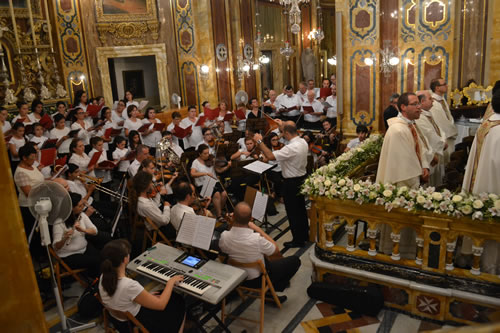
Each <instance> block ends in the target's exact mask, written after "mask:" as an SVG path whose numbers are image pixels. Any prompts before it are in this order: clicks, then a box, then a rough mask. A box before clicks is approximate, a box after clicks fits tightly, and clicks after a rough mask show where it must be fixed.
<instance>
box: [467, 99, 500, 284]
mask: <svg viewBox="0 0 500 333" xmlns="http://www.w3.org/2000/svg"><path fill="white" fill-rule="evenodd" d="M491 106H492V108H493V111H494V113H493V114H492V115H491V116H490V117H489V119H487V120H484V122H483V123H482V124H481V126H480V127H479V129H478V130H477V133H476V136H475V138H474V142H473V143H472V147H471V150H470V153H469V159H468V161H467V166H466V169H465V175H464V181H463V184H462V189H463V190H464V191H468V192H472V193H474V194H480V193H494V194H497V195H500V153H499V152H500V151H499V147H500V91H497V92H496V93H495V94H494V95H493V98H492V100H491ZM483 246H484V252H483V255H482V256H481V271H482V272H485V273H490V274H495V275H497V274H500V244H499V243H497V242H495V241H488V240H487V241H485V242H484V245H483ZM471 250H472V241H471V239H470V238H468V237H464V241H463V245H462V250H461V252H462V254H470V253H471Z"/></svg>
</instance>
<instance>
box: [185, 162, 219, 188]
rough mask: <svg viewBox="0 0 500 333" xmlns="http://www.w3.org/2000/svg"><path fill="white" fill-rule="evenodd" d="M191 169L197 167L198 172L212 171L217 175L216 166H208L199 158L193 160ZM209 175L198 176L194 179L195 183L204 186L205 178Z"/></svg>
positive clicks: (211, 172)
mask: <svg viewBox="0 0 500 333" xmlns="http://www.w3.org/2000/svg"><path fill="white" fill-rule="evenodd" d="M191 169H195V170H196V171H198V172H202V173H205V172H206V173H210V174H212V175H213V176H215V169H214V167H207V166H206V165H205V164H203V163H201V162H200V161H199V160H198V159H195V160H194V161H193V164H192V165H191ZM207 177H209V176H202V177H196V178H195V179H194V183H195V185H196V186H203V183H204V182H205V179H206V178H207Z"/></svg>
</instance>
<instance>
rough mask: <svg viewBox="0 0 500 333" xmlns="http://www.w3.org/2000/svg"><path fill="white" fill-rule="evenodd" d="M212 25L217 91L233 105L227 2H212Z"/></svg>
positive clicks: (221, 97) (214, 0)
mask: <svg viewBox="0 0 500 333" xmlns="http://www.w3.org/2000/svg"><path fill="white" fill-rule="evenodd" d="M211 5H212V6H211V8H212V25H213V28H214V44H213V45H214V49H215V55H216V61H215V63H216V68H218V69H219V71H218V72H216V73H217V74H216V75H217V90H218V93H219V99H220V100H222V99H223V100H225V101H226V102H227V103H228V104H229V105H228V106H230V105H232V96H231V95H232V94H231V75H230V74H229V72H228V71H226V68H228V67H230V62H229V52H228V50H229V43H228V38H227V22H226V21H227V20H226V3H225V0H212V1H211Z"/></svg>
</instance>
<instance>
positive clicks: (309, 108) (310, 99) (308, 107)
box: [302, 90, 323, 130]
mask: <svg viewBox="0 0 500 333" xmlns="http://www.w3.org/2000/svg"><path fill="white" fill-rule="evenodd" d="M302 112H303V113H304V127H305V128H307V129H313V130H321V121H320V116H321V115H322V114H323V104H321V102H320V101H318V100H317V99H316V93H315V92H314V90H309V91H307V100H306V101H305V102H304V103H303V104H302Z"/></svg>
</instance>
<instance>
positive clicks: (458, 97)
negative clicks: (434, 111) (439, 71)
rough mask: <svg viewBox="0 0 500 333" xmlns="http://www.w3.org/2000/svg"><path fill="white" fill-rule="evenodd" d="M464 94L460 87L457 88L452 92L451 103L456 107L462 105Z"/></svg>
mask: <svg viewBox="0 0 500 333" xmlns="http://www.w3.org/2000/svg"><path fill="white" fill-rule="evenodd" d="M463 97H464V94H463V93H462V91H460V90H459V89H455V90H453V91H452V92H451V103H452V104H453V106H454V107H459V106H460V105H462V98H463Z"/></svg>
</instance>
